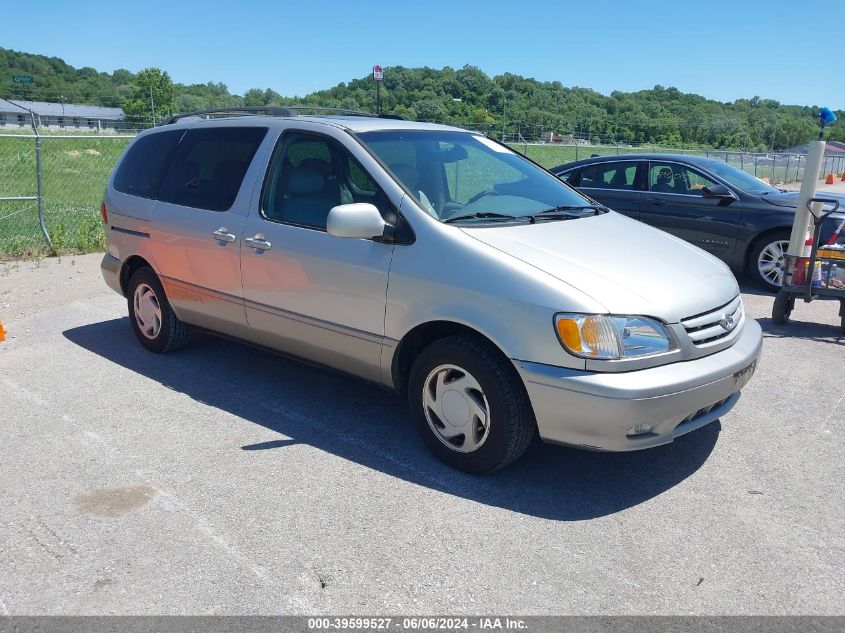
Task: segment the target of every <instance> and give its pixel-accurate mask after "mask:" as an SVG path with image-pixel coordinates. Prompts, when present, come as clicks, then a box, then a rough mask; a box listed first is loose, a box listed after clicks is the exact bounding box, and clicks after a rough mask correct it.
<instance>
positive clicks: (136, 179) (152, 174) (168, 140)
mask: <svg viewBox="0 0 845 633" xmlns="http://www.w3.org/2000/svg"><path fill="white" fill-rule="evenodd" d="M184 133H185V130H170V131H168V132H158V133H156V134H148V135H147V136H142V137H141V138H139V139H138V140H136V141H135V142H134V143H132V146H131V147H130V148H129V151H127V153H126V156H125V157H124V158H123V161H121V163H120V166H119V167H118V168H117V171H116V172H115V174H114V180H113V181H112V186H113V187H114V188H115V189H116V190H117V191H120V192H121V193H128V194H129V195H132V196H139V197H141V198H155V197H156V196H157V195H158V192H159V188H160V187H161V181H162V179H163V177H164V170H165V168H166V167H167V163H168V161H169V160H170V157H171V156H172V155H173V150H174V149H175V148H176V144H177V143H178V142H179V139H180V138H182V135H183V134H184Z"/></svg>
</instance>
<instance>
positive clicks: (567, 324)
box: [557, 318, 581, 352]
mask: <svg viewBox="0 0 845 633" xmlns="http://www.w3.org/2000/svg"><path fill="white" fill-rule="evenodd" d="M557 333H558V334H559V335H560V340H561V341H563V344H564V345H565V346H566V348H567V349H569V350H570V351H572V352H580V351H581V334H580V333H579V332H578V323H577V322H576V321H574V320H572V319H565V318H561V319H558V320H557Z"/></svg>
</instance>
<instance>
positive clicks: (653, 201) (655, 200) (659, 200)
mask: <svg viewBox="0 0 845 633" xmlns="http://www.w3.org/2000/svg"><path fill="white" fill-rule="evenodd" d="M646 202H650V203H651V204H656V205H658V206H662V205H664V204H666V201H665V200H664V199H663V198H648V199H647V200H646Z"/></svg>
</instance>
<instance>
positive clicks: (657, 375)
mask: <svg viewBox="0 0 845 633" xmlns="http://www.w3.org/2000/svg"><path fill="white" fill-rule="evenodd" d="M762 345H763V336H762V330H761V329H760V326H759V325H758V324H757V322H756V321H754V320H753V319H750V318H748V319H746V321H745V324H744V327H743V331H742V333H741V334H740V336H739V337H737V339H736V342H735V343H734V344H733V345H732V346H731V347H729V348H727V349H725V350H722V351H720V352H717V353H715V354H711V355H710V356H705V357H703V358H698V359H695V360H691V361H684V362H677V363H671V364H669V365H663V366H660V367H653V368H650V369H641V370H638V371H630V372H623V373H617V372H607V373H600V372H588V371H578V370H573V369H567V368H563V367H553V366H550V365H542V364H538V363H529V362H524V361H518V360H517V361H514V364H515V366H516V369H517V371H518V372H519V374H520V375H521V377H522V380H523V382H524V384H525V387H526V389H527V391H528V396H529V398H530V399H531V404H532V405H533V407H534V415H535V417H536V418H537V426H538V429H539V432H540V437H541V438H542V439H543V440H544V441H546V442H550V443H554V444H567V445H572V446H578V447H581V448H591V449H595V450H604V451H633V450H639V449H643V448H650V447H653V446H659V445H661V444H668V443H669V442H671V441H672V440H674V439H675V438H676V437H678V436H680V435H683V434H684V433H689V432H690V431H694V430H695V429H698V428H701V427H702V426H704V425H706V424H709V423H710V422H713V421H714V420H716V419H718V418H719V417H721V416H722V415H724V414H725V413H727V412H728V411H730V410H731V409H732V408H733V406H734V404H736V402H737V400H738V399H739V395H740V394H739V392H740V389H741V388H742V387H743V386H744V384H745V383H746V382H747V381H748V379H749V378H750V376H751V374H752V373H753V371H754V368H755V367H756V363H757V360H758V359H759V357H760V352H761V349H762ZM637 425H639V426H649V427H651V430H650V431H649V432H645V433H643V432H642V431H643V429H637V432H639V434H637V435H633V434H632V432H633V431H634V428H633V427H635V426H637Z"/></svg>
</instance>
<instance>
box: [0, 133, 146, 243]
mask: <svg viewBox="0 0 845 633" xmlns="http://www.w3.org/2000/svg"><path fill="white" fill-rule="evenodd" d="M131 138H132V137H131V136H93V135H74V136H41V137H35V136H31V135H14V134H8V135H0V259H4V258H11V257H21V256H24V257H26V256H30V257H38V256H43V255H47V254H62V253H71V252H91V251H96V250H101V249H104V248H105V238H104V235H103V230H102V226H101V223H100V202H101V201H102V199H103V190H104V188H105V186H106V181H107V180H108V177H109V173H110V172H111V170H112V167H114V164H115V162H116V161H117V159H118V157H119V156H120V154H121V152H123V150H124V148H125V147H126V145H127V143H128V142H129V141H130V140H131ZM39 145H40V148H39V147H38V146H39ZM39 180H40V184H39ZM45 233H46V235H45ZM48 237H49V239H48Z"/></svg>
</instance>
